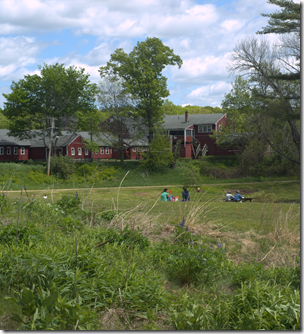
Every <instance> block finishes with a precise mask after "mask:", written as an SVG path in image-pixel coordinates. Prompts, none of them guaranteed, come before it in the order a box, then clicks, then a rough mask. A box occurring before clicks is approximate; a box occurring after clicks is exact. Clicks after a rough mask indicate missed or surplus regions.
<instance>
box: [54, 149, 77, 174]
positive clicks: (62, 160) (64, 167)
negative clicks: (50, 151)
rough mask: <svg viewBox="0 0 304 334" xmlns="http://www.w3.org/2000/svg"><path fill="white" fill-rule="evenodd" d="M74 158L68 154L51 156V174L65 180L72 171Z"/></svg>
mask: <svg viewBox="0 0 304 334" xmlns="http://www.w3.org/2000/svg"><path fill="white" fill-rule="evenodd" d="M73 164H74V160H73V159H72V158H70V157H68V156H63V155H61V154H59V156H55V157H52V158H51V167H50V169H51V174H53V175H58V177H59V178H60V179H64V180H67V179H68V178H69V175H70V174H72V173H73V170H74V168H73Z"/></svg>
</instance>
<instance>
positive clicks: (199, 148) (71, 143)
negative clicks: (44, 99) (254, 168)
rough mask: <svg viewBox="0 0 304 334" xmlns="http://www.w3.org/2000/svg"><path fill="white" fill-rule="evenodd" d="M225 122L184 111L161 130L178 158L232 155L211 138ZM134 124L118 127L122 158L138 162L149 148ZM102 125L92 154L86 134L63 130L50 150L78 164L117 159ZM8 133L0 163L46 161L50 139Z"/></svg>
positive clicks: (1, 141)
mask: <svg viewBox="0 0 304 334" xmlns="http://www.w3.org/2000/svg"><path fill="white" fill-rule="evenodd" d="M226 119H227V116H226V114H224V113H218V114H198V115H189V114H188V112H187V111H186V112H185V115H170V116H166V117H165V119H164V123H163V124H162V127H163V128H164V129H165V130H166V131H167V134H168V136H169V138H170V140H171V143H172V149H173V150H174V149H175V147H176V145H179V147H180V151H179V154H180V157H184V158H197V157H199V156H203V155H234V154H235V153H236V152H237V151H238V148H237V146H234V147H228V148H220V147H217V145H216V140H215V139H213V138H210V135H211V134H212V133H213V131H221V128H222V126H224V125H225V121H226ZM106 122H108V121H106ZM109 122H110V121H109ZM110 123H111V122H110ZM133 123H134V122H133V121H132V119H129V120H127V121H126V123H125V124H121V128H122V130H123V146H124V149H125V150H124V158H125V159H132V160H133V159H141V158H142V152H144V151H146V150H147V149H148V147H149V143H148V140H147V133H146V132H147V129H146V127H145V126H144V125H142V126H140V127H139V126H138V124H137V125H135V124H133ZM104 124H105V123H101V124H100V125H99V126H100V128H101V133H100V134H98V136H95V135H94V136H93V138H92V139H93V141H94V142H95V143H97V144H98V146H99V149H98V150H96V151H95V152H89V150H88V149H87V148H86V147H85V141H86V140H89V139H90V134H89V132H78V133H76V134H71V133H69V132H68V131H62V133H61V135H60V136H57V137H56V138H55V140H54V142H53V145H52V146H53V148H52V149H53V150H55V151H56V154H57V155H58V154H61V155H67V156H70V157H72V158H73V159H75V160H78V161H79V160H80V161H86V160H87V161H89V160H90V159H98V160H99V159H119V152H118V149H117V148H115V147H113V146H115V145H113V143H114V142H115V138H114V137H113V134H111V133H109V132H108V131H107V130H106V129H104V128H103V125H104ZM139 128H140V129H139ZM106 131H107V132H106ZM8 133H9V130H6V129H2V130H0V161H20V160H28V159H32V160H46V159H47V157H48V147H49V140H50V139H49V138H45V139H43V138H41V136H39V135H38V134H36V133H35V131H33V136H32V138H31V139H24V140H20V139H18V138H15V137H11V136H8ZM35 134H36V136H35ZM111 136H112V138H111ZM111 143H112V144H111Z"/></svg>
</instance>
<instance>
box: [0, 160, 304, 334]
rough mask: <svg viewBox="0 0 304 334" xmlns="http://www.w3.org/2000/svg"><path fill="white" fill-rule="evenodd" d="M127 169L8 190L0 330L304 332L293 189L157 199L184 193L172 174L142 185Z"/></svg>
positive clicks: (279, 186) (292, 185) (264, 186)
mask: <svg viewBox="0 0 304 334" xmlns="http://www.w3.org/2000/svg"><path fill="white" fill-rule="evenodd" d="M128 166H130V165H128ZM128 166H127V167H128ZM107 167H108V168H109V167H111V166H107ZM21 168H22V167H21ZM129 170H130V172H129V173H128V174H127V173H126V172H125V170H123V169H122V170H120V171H119V172H118V173H117V174H116V175H115V176H113V175H110V174H111V173H109V178H111V177H113V178H112V180H110V179H107V180H103V182H102V187H98V188H97V187H96V182H94V181H93V182H89V181H88V179H86V181H85V182H82V183H79V184H81V185H83V187H79V188H77V187H76V182H74V183H72V181H71V180H70V181H69V182H70V183H66V184H64V182H65V181H63V180H60V181H59V182H61V185H59V182H58V187H56V183H54V182H53V183H52V184H46V187H44V188H43V187H41V185H39V186H37V187H36V189H32V190H31V189H30V188H31V187H32V188H35V185H34V184H33V183H31V184H29V185H28V186H26V191H25V189H23V192H22V196H20V195H21V191H20V188H21V185H22V184H21V183H20V184H19V189H18V190H17V189H16V188H17V186H18V183H16V182H15V183H13V182H11V185H14V187H11V185H10V187H9V188H8V187H7V186H8V184H7V183H6V182H7V180H6V181H5V182H4V184H6V188H4V186H3V188H2V190H3V194H2V196H1V197H0V198H1V200H0V221H1V230H0V282H1V287H2V289H1V295H0V301H1V303H0V304H1V307H0V328H1V329H5V330H15V329H24V330H28V329H30V330H31V329H32V330H46V329H55V330H71V329H87V330H90V329H91V330H94V329H95V330H105V329H108V330H109V329H112V330H119V329H123V330H134V329H139V330H176V329H177V330H199V329H203V330H258V329H264V330H292V329H300V258H299V251H300V205H299V199H300V181H299V180H294V179H292V178H289V179H288V178H277V179H276V180H271V179H266V180H263V181H264V182H261V180H259V181H258V180H256V181H258V182H253V181H254V180H252V179H247V180H230V184H228V183H227V180H225V181H224V182H223V180H214V179H213V180H212V179H210V180H209V181H208V182H210V184H207V183H202V184H200V185H199V186H200V189H201V192H199V193H197V192H196V188H197V186H198V185H195V186H189V187H188V189H189V192H190V196H191V201H190V202H160V200H159V198H160V193H161V191H162V190H163V188H164V186H170V187H169V189H170V190H171V194H173V195H175V196H181V186H180V185H183V184H184V180H183V178H182V176H181V175H180V174H178V170H177V171H168V172H167V175H171V176H172V174H173V176H175V178H174V177H172V179H170V178H167V179H166V181H165V179H161V176H160V175H158V176H157V175H156V174H155V175H149V174H146V175H143V176H141V177H142V179H143V180H145V182H146V183H145V182H144V181H140V182H142V183H143V185H142V186H140V185H141V183H140V182H139V176H140V175H141V174H142V173H143V172H141V171H138V170H136V168H135V167H134V168H133V169H132V168H130V169H129ZM37 174H38V173H37ZM126 174H127V175H126ZM24 175H26V174H24ZM162 175H166V173H162ZM24 177H25V176H24ZM124 177H125V178H124ZM19 178H20V175H19V176H18V178H17V177H16V179H15V180H17V181H18V180H19ZM123 178H124V180H123V182H122V183H121V181H122V179H123ZM145 178H146V179H145ZM10 179H11V180H12V178H11V177H10ZM156 180H158V181H156ZM82 181H83V180H82ZM202 181H206V179H203V180H202ZM232 181H239V182H235V183H236V184H233V183H234V182H232ZM281 181H288V182H281ZM18 182H19V181H18ZM149 182H151V183H152V185H149V184H147V183H149ZM158 182H159V183H158ZM211 182H213V183H211ZM155 183H156V184H155ZM67 184H68V185H70V188H72V189H66V190H62V189H60V187H61V188H64V185H67ZM109 184H110V185H111V186H109ZM134 184H136V185H134ZM120 185H121V186H120ZM73 186H74V189H73ZM12 188H13V189H16V190H15V191H11V189H12ZM67 188H68V187H67ZM8 189H10V191H8ZM227 190H231V191H232V193H234V191H235V190H240V192H241V194H243V195H244V196H245V197H252V198H253V201H252V202H243V203H226V202H224V198H225V193H226V192H227ZM45 195H46V196H47V198H46V199H44V198H43V196H45Z"/></svg>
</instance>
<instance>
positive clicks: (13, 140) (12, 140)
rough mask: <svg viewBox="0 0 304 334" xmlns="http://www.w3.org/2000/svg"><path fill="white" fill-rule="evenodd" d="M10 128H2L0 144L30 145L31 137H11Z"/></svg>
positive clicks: (0, 130)
mask: <svg viewBox="0 0 304 334" xmlns="http://www.w3.org/2000/svg"><path fill="white" fill-rule="evenodd" d="M8 133H9V130H7V129H0V145H9V146H30V145H31V142H30V140H29V139H22V140H21V139H19V138H17V137H10V136H9V135H8Z"/></svg>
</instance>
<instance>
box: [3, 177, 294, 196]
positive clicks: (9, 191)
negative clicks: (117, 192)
mask: <svg viewBox="0 0 304 334" xmlns="http://www.w3.org/2000/svg"><path fill="white" fill-rule="evenodd" d="M290 182H300V180H290V181H262V182H242V183H239V182H234V183H208V184H201V185H199V187H208V186H231V185H236V184H237V185H239V186H240V187H241V186H242V185H243V184H265V183H290ZM183 186H184V185H183V184H174V185H162V186H132V187H121V188H124V189H132V188H164V187H167V188H173V187H183ZM196 187H198V186H196ZM118 188H119V187H101V188H93V189H94V190H101V189H118ZM85 189H87V190H88V189H91V188H90V187H88V188H74V189H73V188H68V189H53V191H71V190H77V191H78V190H85ZM47 190H48V191H50V190H52V189H51V187H50V188H46V189H33V190H26V191H27V192H30V191H47ZM19 192H20V190H6V191H5V193H19Z"/></svg>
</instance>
